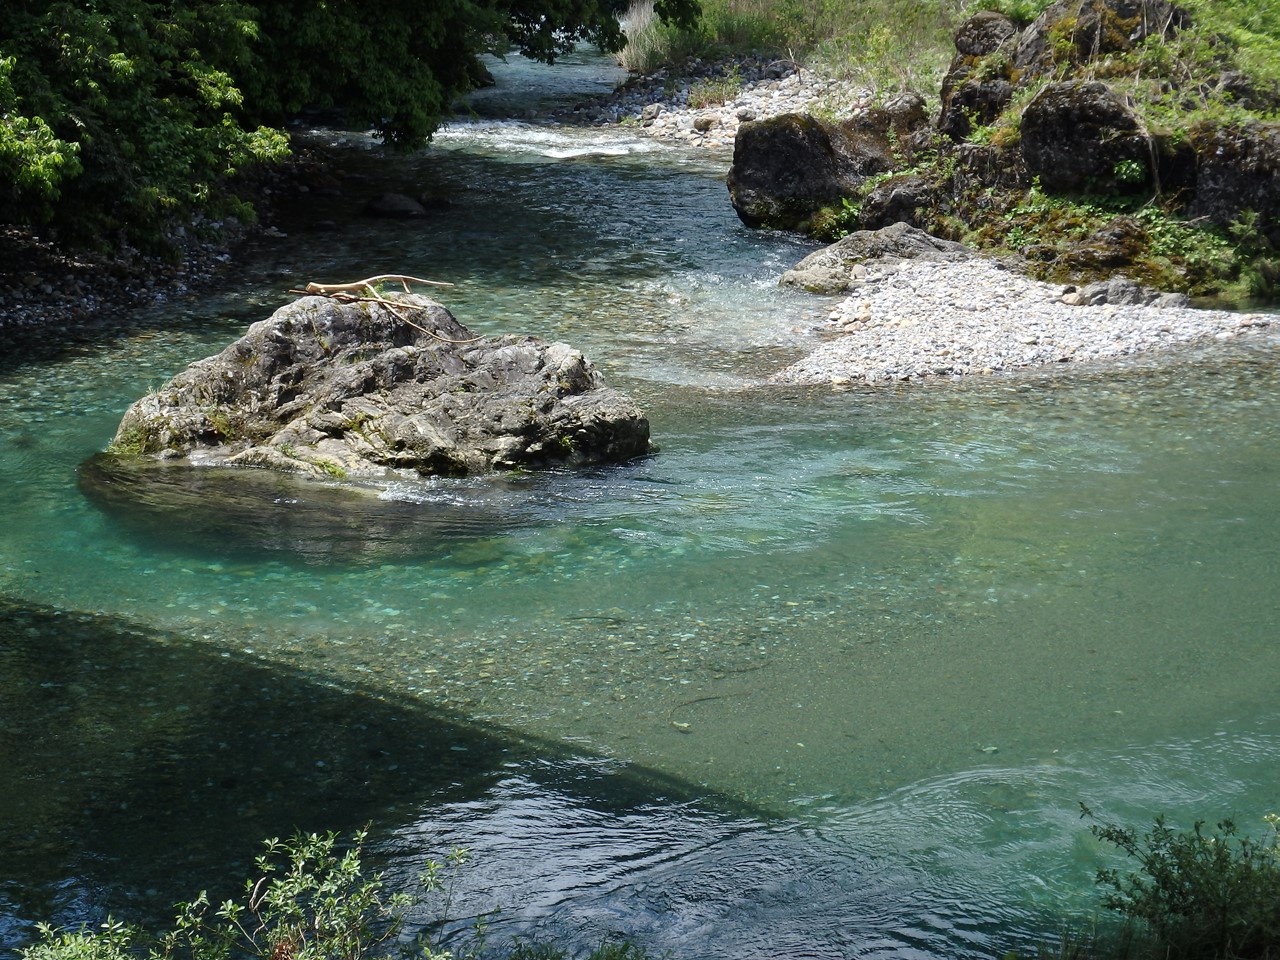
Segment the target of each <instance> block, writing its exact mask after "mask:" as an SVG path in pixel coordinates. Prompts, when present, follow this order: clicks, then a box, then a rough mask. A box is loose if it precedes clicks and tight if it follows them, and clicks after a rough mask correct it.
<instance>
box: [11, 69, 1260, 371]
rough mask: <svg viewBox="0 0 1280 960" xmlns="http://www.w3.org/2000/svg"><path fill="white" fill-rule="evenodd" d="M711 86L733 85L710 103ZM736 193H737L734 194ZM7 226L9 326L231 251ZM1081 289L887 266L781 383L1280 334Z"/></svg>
mask: <svg viewBox="0 0 1280 960" xmlns="http://www.w3.org/2000/svg"><path fill="white" fill-rule="evenodd" d="M711 92H720V93H725V94H731V95H727V96H725V97H724V99H723V101H722V102H708V101H707V100H706V99H705V98H706V97H707V96H708V95H710V93H711ZM870 99H871V92H870V91H868V90H863V89H858V88H852V87H850V86H849V85H847V84H842V83H840V82H838V81H835V80H833V79H830V78H826V77H821V76H819V75H817V74H815V73H814V72H813V71H810V70H808V69H804V68H801V67H799V66H798V65H797V64H794V63H791V62H789V61H762V60H752V59H744V58H738V59H734V60H729V61H720V62H715V63H701V62H694V63H693V64H691V65H690V67H689V68H688V69H687V70H686V71H683V72H681V73H680V74H679V75H678V76H675V75H672V74H669V73H668V72H666V71H660V72H659V73H656V74H654V75H652V76H648V77H643V78H638V79H636V80H633V81H631V82H630V83H628V84H627V85H625V86H624V87H622V88H620V89H619V90H618V91H616V92H614V93H613V94H611V95H608V96H606V97H603V98H601V99H599V100H594V101H591V102H589V103H583V104H579V105H576V106H575V107H573V108H572V109H570V110H568V111H565V112H562V113H560V114H558V115H557V116H556V117H555V118H554V119H555V120H556V121H558V122H568V123H581V124H589V125H596V126H617V127H622V128H626V129H629V130H634V131H636V132H639V133H641V134H643V135H645V136H649V137H653V138H655V139H657V140H661V141H664V142H668V143H673V144H679V145H683V146H687V147H690V148H695V149H705V150H708V151H713V152H714V151H720V152H724V154H725V159H726V164H727V163H728V160H729V156H730V154H729V150H730V149H731V148H732V145H733V142H734V136H735V135H736V132H737V130H738V128H739V127H740V126H741V125H742V124H743V123H746V122H748V121H752V120H760V119H765V118H768V117H772V116H777V115H780V114H784V113H794V112H804V111H807V110H811V109H815V108H820V109H825V110H839V111H841V112H843V113H846V114H848V113H851V112H854V111H857V110H860V109H863V108H865V107H866V106H867V105H868V104H869V103H870ZM726 202H727V198H726ZM20 239H21V238H16V237H14V236H12V235H7V236H0V253H3V252H4V250H5V249H6V244H7V245H8V247H9V248H16V249H20V250H21V251H22V252H21V253H20V254H19V255H18V259H14V257H13V255H11V256H10V258H9V259H8V260H7V261H6V260H4V259H3V258H0V329H9V330H13V329H21V328H28V329H39V330H54V331H61V330H67V329H73V328H75V327H77V326H91V325H100V324H101V323H103V322H104V318H106V317H108V316H110V315H111V314H113V313H115V312H118V311H121V310H128V309H135V308H137V307H138V306H140V305H144V304H148V303H158V302H163V301H165V300H171V299H175V298H178V297H182V296H191V295H194V294H195V293H197V292H198V290H199V289H200V288H201V287H202V286H204V285H205V284H207V283H208V282H210V278H211V277H213V276H216V275H217V274H218V273H219V272H220V271H221V270H222V269H224V268H225V267H226V266H227V265H228V264H229V262H230V261H231V260H232V259H233V258H232V255H231V254H230V253H229V252H228V250H227V249H225V248H219V247H217V246H215V245H209V244H192V245H190V247H189V248H188V250H187V253H188V256H187V258H186V259H185V260H184V261H183V263H182V264H181V265H179V266H170V265H166V264H163V263H161V262H159V261H148V260H145V259H139V260H136V261H135V262H134V263H133V264H132V265H131V266H130V267H128V268H126V267H123V266H121V265H119V264H113V263H111V262H110V261H104V260H101V259H97V260H95V259H85V258H76V257H72V256H66V255H64V254H62V253H60V252H59V251H57V250H56V249H54V248H51V247H49V246H48V245H45V244H40V243H36V242H33V241H30V238H27V242H26V243H25V244H22V245H19V243H18V241H19V240H20ZM1069 289H1070V288H1064V287H1063V286H1062V285H1055V284H1048V283H1041V282H1038V281H1035V280H1031V279H1029V278H1027V277H1025V276H1023V275H1022V274H1020V273H1018V272H1016V271H1015V270H1012V269H1009V268H1008V266H1007V265H1005V264H1001V263H997V262H995V261H991V260H986V259H983V258H982V257H980V256H974V257H973V258H970V259H966V260H963V261H961V262H951V263H934V262H922V261H914V260H904V261H901V262H899V263H896V264H893V263H891V264H889V265H888V266H884V265H880V266H877V267H875V268H873V269H872V270H870V271H864V276H862V277H860V278H858V279H857V281H856V289H854V290H853V291H852V292H850V293H849V295H848V296H847V297H846V299H845V300H844V301H843V302H841V303H839V304H838V305H837V306H836V307H835V308H834V309H832V310H830V312H829V315H828V318H827V322H826V324H825V326H824V327H823V328H822V332H823V333H824V334H826V335H829V336H831V337H832V338H831V339H829V340H827V341H826V342H825V343H823V345H822V346H820V347H819V348H818V349H817V350H816V351H814V352H813V353H812V354H811V355H810V356H808V357H806V358H804V359H802V360H800V361H798V362H797V363H794V364H792V365H791V366H789V367H787V368H786V369H784V370H782V371H780V372H778V373H777V374H776V375H775V376H774V377H773V378H772V381H773V382H776V383H786V384H800V383H808V384H814V383H835V384H842V383H850V382H855V381H859V382H868V383H878V382H900V381H908V380H919V379H922V378H928V377H933V378H939V377H944V378H954V377H961V376H966V375H972V374H992V373H998V372H1001V371H1009V370H1013V369H1018V368H1027V367H1035V366H1045V365H1056V364H1063V363H1067V362H1077V361H1080V362H1084V361H1103V360H1107V359H1113V358H1123V357H1131V356H1133V355H1135V354H1137V353H1141V352H1145V351H1148V350H1154V349H1162V348H1167V347H1169V346H1173V345H1177V344H1188V343H1192V342H1195V341H1205V340H1215V339H1216V340H1226V339H1231V338H1234V337H1237V336H1241V335H1245V334H1250V333H1254V334H1256V333H1257V332H1259V331H1268V330H1269V331H1271V332H1272V333H1273V334H1275V333H1277V332H1280V317H1278V316H1277V315H1275V314H1259V313H1239V312H1234V311H1222V310H1205V309H1195V308H1191V307H1185V306H1163V307H1154V306H1144V305H1124V304H1106V305H1101V306H1073V305H1069V304H1068V303H1064V302H1063V294H1064V292H1065V291H1067V290H1069Z"/></svg>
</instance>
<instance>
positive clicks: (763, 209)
mask: <svg viewBox="0 0 1280 960" xmlns="http://www.w3.org/2000/svg"><path fill="white" fill-rule="evenodd" d="M892 162H893V157H892V153H891V151H890V150H889V147H888V143H887V135H884V134H882V136H881V137H880V138H879V139H878V141H877V139H876V138H873V137H867V136H857V135H856V134H855V133H853V132H851V131H846V130H844V129H841V128H840V127H837V126H835V125H833V124H829V123H825V122H823V121H822V120H819V119H817V118H816V117H811V116H808V115H805V114H797V113H791V114H784V115H782V116H778V117H772V118H770V119H768V120H761V121H758V122H755V123H745V124H743V125H742V127H740V128H739V130H738V136H737V138H736V139H735V140H734V145H733V165H732V166H731V167H730V168H729V176H728V185H729V197H730V199H731V200H732V201H733V207H734V209H735V210H736V211H737V212H738V217H739V219H741V220H742V222H743V223H745V224H746V225H747V226H749V227H769V228H773V229H777V230H797V229H804V227H805V226H806V225H807V224H808V222H809V221H810V220H811V218H812V217H813V215H814V214H815V213H817V212H818V210H820V209H821V208H822V207H824V206H828V205H830V204H836V203H839V202H840V199H841V198H842V197H848V196H852V195H853V193H854V192H855V190H856V189H857V186H858V184H859V183H861V182H862V181H863V180H864V179H866V178H867V177H868V176H871V175H872V174H875V173H881V172H883V171H885V170H888V169H889V167H890V166H891V165H892Z"/></svg>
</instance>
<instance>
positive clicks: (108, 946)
mask: <svg viewBox="0 0 1280 960" xmlns="http://www.w3.org/2000/svg"><path fill="white" fill-rule="evenodd" d="M366 838H367V834H366V833H365V832H363V831H361V832H357V833H356V834H355V835H354V836H353V838H352V839H351V841H350V842H349V843H340V842H339V840H338V837H337V835H336V834H333V833H329V834H324V835H321V834H314V833H313V834H298V835H296V836H294V837H293V838H292V839H290V840H287V841H281V840H279V839H272V840H268V841H266V844H265V846H266V853H265V854H263V855H262V856H261V857H259V858H258V859H257V861H256V866H257V873H258V876H257V878H256V879H250V880H247V881H246V883H245V886H244V896H243V898H242V899H239V900H236V899H228V900H225V901H222V902H221V903H214V902H211V901H210V899H209V895H208V893H207V892H201V893H200V895H199V896H197V897H196V898H195V899H194V900H192V901H190V902H189V903H180V904H178V905H177V917H176V919H175V921H174V926H173V929H171V930H169V931H166V932H164V933H161V934H159V935H155V934H151V933H148V932H145V931H142V930H140V929H137V928H135V927H131V926H129V925H127V924H124V923H122V922H120V921H118V920H115V919H112V918H108V919H107V920H106V921H105V922H103V923H101V924H99V925H98V926H97V927H93V928H90V927H83V928H79V929H55V928H53V927H51V926H49V925H47V924H41V925H40V926H39V928H38V931H39V935H40V936H39V939H38V940H37V942H35V943H34V944H32V945H30V946H27V947H24V948H22V949H20V950H19V951H18V957H19V958H20V960H230V958H236V960H393V958H394V960H476V958H478V957H480V956H481V954H482V953H483V955H484V956H485V957H492V958H495V960H499V958H506V960H564V958H566V957H567V956H568V952H567V951H566V950H564V949H561V948H560V947H557V946H556V945H554V944H549V943H534V942H529V941H516V942H515V943H513V944H511V945H510V947H508V948H507V949H506V950H504V951H498V952H495V951H493V950H488V949H486V945H485V929H486V924H487V921H488V919H490V917H491V915H484V916H481V917H480V918H479V919H478V920H477V921H475V923H474V924H473V925H472V930H471V934H470V936H469V937H467V938H465V939H460V938H456V937H455V938H453V939H454V940H457V941H458V942H453V943H449V944H446V942H445V940H446V937H445V933H446V931H448V930H449V929H450V928H452V927H453V926H454V925H453V924H452V923H451V917H450V907H451V906H452V901H453V895H454V890H455V885H456V881H457V878H458V875H459V871H460V870H461V869H462V867H463V866H464V865H465V864H466V862H467V860H468V859H469V855H468V853H467V852H466V851H465V850H462V849H460V848H455V849H454V850H452V851H450V853H449V854H448V855H447V856H446V857H445V858H444V859H443V860H435V859H430V860H427V861H426V863H425V864H424V866H423V871H422V873H421V874H420V876H419V878H418V892H417V895H416V896H415V895H412V894H409V893H406V892H393V891H392V890H390V889H389V888H388V886H387V884H386V882H385V880H384V879H383V877H382V875H381V874H372V875H370V874H367V873H366V872H365V870H364V868H363V865H362V864H361V859H360V858H361V852H362V850H363V846H364V843H365V840H366ZM424 907H427V908H434V909H435V917H434V918H433V919H432V920H431V921H429V922H426V923H422V924H418V923H417V922H416V921H415V925H418V926H420V930H419V932H418V933H417V936H416V937H412V938H409V937H408V936H407V927H408V925H409V921H410V915H411V913H413V914H416V913H417V912H418V911H419V910H420V909H421V908H424ZM587 960H650V957H649V954H648V953H647V952H646V951H645V950H644V949H643V948H641V947H639V946H637V945H635V944H634V943H631V942H629V941H620V942H606V943H603V944H601V945H600V946H599V947H597V948H596V949H594V950H593V951H592V952H591V953H590V954H588V955H587Z"/></svg>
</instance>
